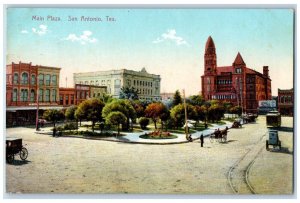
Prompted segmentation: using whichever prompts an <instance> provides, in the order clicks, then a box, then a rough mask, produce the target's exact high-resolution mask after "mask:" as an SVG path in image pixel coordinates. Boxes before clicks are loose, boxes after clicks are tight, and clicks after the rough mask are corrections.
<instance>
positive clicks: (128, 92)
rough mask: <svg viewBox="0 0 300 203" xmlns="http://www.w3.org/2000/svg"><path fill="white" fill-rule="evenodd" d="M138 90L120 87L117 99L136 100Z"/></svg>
mask: <svg viewBox="0 0 300 203" xmlns="http://www.w3.org/2000/svg"><path fill="white" fill-rule="evenodd" d="M138 93H139V92H138V90H136V89H135V88H134V87H131V88H130V87H122V88H121V91H120V95H119V98H120V99H130V100H138V99H139V96H138Z"/></svg>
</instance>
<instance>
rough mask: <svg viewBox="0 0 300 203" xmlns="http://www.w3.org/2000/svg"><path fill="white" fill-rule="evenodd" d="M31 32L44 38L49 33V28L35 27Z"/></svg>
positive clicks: (44, 26) (45, 26) (43, 26)
mask: <svg viewBox="0 0 300 203" xmlns="http://www.w3.org/2000/svg"><path fill="white" fill-rule="evenodd" d="M31 30H32V32H33V33H35V34H38V35H40V36H42V35H44V34H46V33H47V32H48V27H47V25H40V26H39V28H38V29H37V28H34V27H33V28H32V29H31Z"/></svg>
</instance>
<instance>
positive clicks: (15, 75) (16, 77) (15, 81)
mask: <svg viewBox="0 0 300 203" xmlns="http://www.w3.org/2000/svg"><path fill="white" fill-rule="evenodd" d="M13 83H14V84H18V83H19V74H18V73H15V74H14V82H13Z"/></svg>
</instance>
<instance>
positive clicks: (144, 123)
mask: <svg viewBox="0 0 300 203" xmlns="http://www.w3.org/2000/svg"><path fill="white" fill-rule="evenodd" d="M139 124H140V126H141V128H142V129H143V130H145V129H146V128H147V125H149V119H148V118H146V117H141V118H140V119H139Z"/></svg>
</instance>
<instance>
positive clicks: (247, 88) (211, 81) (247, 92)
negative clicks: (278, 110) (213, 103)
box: [201, 37, 272, 113]
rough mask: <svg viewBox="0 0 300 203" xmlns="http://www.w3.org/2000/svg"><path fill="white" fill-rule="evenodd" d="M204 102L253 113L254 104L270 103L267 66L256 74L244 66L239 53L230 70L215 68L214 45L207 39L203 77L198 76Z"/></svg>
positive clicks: (226, 67) (228, 68)
mask: <svg viewBox="0 0 300 203" xmlns="http://www.w3.org/2000/svg"><path fill="white" fill-rule="evenodd" d="M201 84H202V96H203V98H204V99H205V100H213V99H217V100H221V101H228V102H231V103H233V104H234V105H239V106H242V108H243V111H244V112H253V113H256V112H257V108H258V101H260V100H270V99H272V95H271V79H270V76H269V68H268V66H264V67H263V73H259V72H257V71H255V70H253V69H250V68H248V67H247V66H246V64H245V62H244V60H243V58H242V56H241V54H240V53H238V54H237V56H236V58H235V60H234V62H233V63H232V65H231V66H219V67H218V66H217V54H216V48H215V44H214V41H213V39H212V38H211V37H209V38H208V40H207V42H206V45H205V54H204V75H202V76H201Z"/></svg>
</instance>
